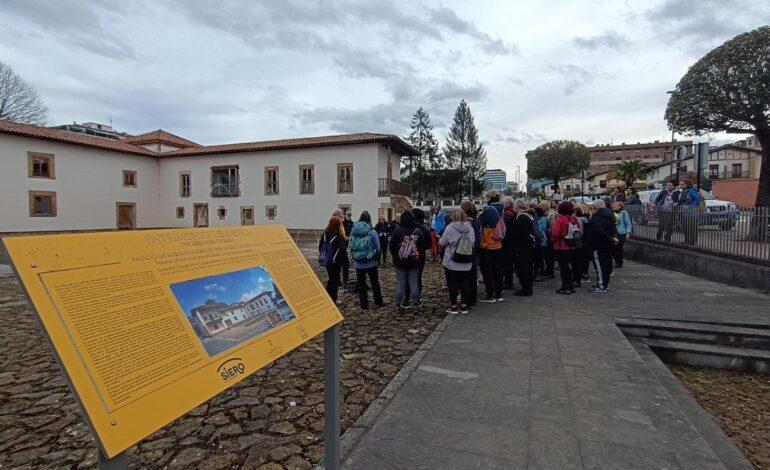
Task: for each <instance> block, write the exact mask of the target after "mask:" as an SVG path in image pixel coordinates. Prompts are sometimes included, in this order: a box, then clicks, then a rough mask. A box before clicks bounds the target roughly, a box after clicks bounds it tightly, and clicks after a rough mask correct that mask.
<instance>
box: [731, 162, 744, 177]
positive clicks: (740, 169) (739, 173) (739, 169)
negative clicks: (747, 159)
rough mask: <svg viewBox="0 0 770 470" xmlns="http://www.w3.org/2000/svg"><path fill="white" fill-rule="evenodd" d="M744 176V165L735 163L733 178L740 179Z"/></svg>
mask: <svg viewBox="0 0 770 470" xmlns="http://www.w3.org/2000/svg"><path fill="white" fill-rule="evenodd" d="M742 174H743V163H733V178H740V177H741V176H742Z"/></svg>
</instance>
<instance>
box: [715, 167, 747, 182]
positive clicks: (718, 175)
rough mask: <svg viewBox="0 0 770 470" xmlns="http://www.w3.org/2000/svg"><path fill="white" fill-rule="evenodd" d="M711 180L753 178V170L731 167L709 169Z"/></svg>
mask: <svg viewBox="0 0 770 470" xmlns="http://www.w3.org/2000/svg"><path fill="white" fill-rule="evenodd" d="M706 175H707V176H708V179H710V180H724V179H730V178H751V172H750V171H748V170H745V171H744V170H742V171H733V170H732V169H729V168H723V169H722V170H719V171H717V170H709V171H708V173H707V174H706Z"/></svg>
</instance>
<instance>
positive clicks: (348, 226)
mask: <svg viewBox="0 0 770 470" xmlns="http://www.w3.org/2000/svg"><path fill="white" fill-rule="evenodd" d="M353 223H354V222H353V220H352V219H351V220H348V219H345V220H343V221H342V228H344V229H345V236H346V237H348V238H350V231H351V230H353Z"/></svg>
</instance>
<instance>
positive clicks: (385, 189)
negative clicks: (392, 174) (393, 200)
mask: <svg viewBox="0 0 770 470" xmlns="http://www.w3.org/2000/svg"><path fill="white" fill-rule="evenodd" d="M377 195H378V196H379V197H388V196H392V195H397V196H408V197H412V186H411V185H410V184H409V183H404V182H403V181H398V180H394V179H389V178H378V179H377Z"/></svg>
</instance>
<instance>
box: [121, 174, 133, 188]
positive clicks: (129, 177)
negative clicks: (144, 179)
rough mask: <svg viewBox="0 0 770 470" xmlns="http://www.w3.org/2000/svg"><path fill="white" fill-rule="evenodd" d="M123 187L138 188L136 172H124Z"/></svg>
mask: <svg viewBox="0 0 770 470" xmlns="http://www.w3.org/2000/svg"><path fill="white" fill-rule="evenodd" d="M123 187H124V188H135V187H136V172H135V171H131V170H123Z"/></svg>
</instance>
